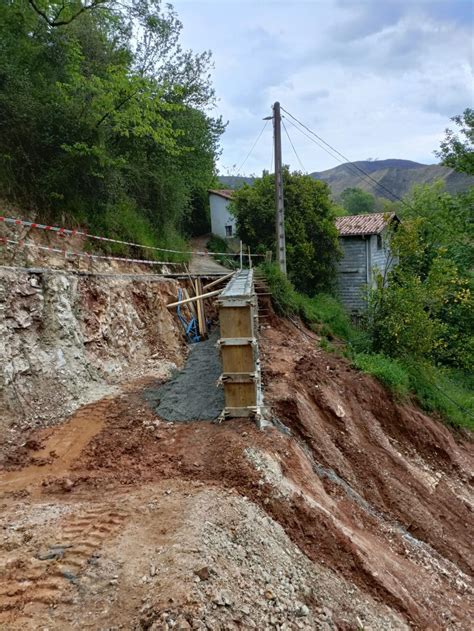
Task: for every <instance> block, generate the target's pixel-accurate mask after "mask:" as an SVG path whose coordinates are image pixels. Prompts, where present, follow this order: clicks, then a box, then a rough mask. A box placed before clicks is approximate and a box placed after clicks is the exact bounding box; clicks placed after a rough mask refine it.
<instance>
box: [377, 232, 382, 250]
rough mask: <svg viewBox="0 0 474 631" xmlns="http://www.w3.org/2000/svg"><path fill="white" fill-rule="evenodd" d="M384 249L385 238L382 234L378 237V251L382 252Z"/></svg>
mask: <svg viewBox="0 0 474 631" xmlns="http://www.w3.org/2000/svg"><path fill="white" fill-rule="evenodd" d="M382 248H383V238H382V235H381V234H378V235H377V250H381V249H382Z"/></svg>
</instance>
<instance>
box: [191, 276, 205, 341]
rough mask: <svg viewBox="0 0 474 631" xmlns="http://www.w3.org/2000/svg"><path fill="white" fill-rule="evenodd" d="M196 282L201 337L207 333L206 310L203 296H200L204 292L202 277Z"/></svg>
mask: <svg viewBox="0 0 474 631" xmlns="http://www.w3.org/2000/svg"><path fill="white" fill-rule="evenodd" d="M194 284H195V286H196V296H198V301H197V305H196V309H197V318H198V328H199V335H200V336H201V338H203V337H205V336H206V334H207V328H206V314H205V312H204V302H203V300H202V298H200V296H202V294H203V290H202V282H201V279H200V278H196V280H195V281H194Z"/></svg>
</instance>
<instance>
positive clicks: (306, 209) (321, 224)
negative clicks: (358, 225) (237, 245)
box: [231, 167, 340, 294]
mask: <svg viewBox="0 0 474 631" xmlns="http://www.w3.org/2000/svg"><path fill="white" fill-rule="evenodd" d="M274 190H275V189H274V177H273V175H270V174H269V173H266V172H264V174H263V175H262V177H260V178H256V179H255V181H254V183H253V184H252V186H249V185H244V186H243V188H241V189H239V190H237V191H235V193H234V196H233V198H232V203H231V208H232V211H233V212H234V214H235V216H236V218H237V231H238V233H239V235H240V237H241V239H242V240H243V241H244V242H245V243H247V244H248V245H249V246H250V247H251V248H252V250H254V251H258V252H262V253H263V252H265V251H266V250H272V251H275V193H274ZM283 191H284V201H285V230H286V247H287V267H288V276H289V278H290V279H291V280H292V282H293V284H294V285H295V287H296V288H297V289H299V290H301V291H304V292H306V293H308V294H314V293H316V292H317V291H322V290H327V289H329V288H331V286H332V283H333V280H334V276H335V263H336V261H337V258H338V256H339V254H340V250H339V245H338V236H337V230H336V227H335V223H334V216H335V215H334V210H333V206H332V203H331V201H330V191H329V187H328V186H327V184H325V183H324V182H320V181H318V180H314V179H313V178H312V177H311V176H309V175H302V174H301V173H298V172H294V173H290V171H289V169H288V167H285V168H284V170H283Z"/></svg>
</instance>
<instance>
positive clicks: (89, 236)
mask: <svg viewBox="0 0 474 631" xmlns="http://www.w3.org/2000/svg"><path fill="white" fill-rule="evenodd" d="M2 221H3V222H4V223H9V224H13V225H15V226H27V227H28V228H37V229H38V230H46V231H48V232H56V233H57V234H58V235H59V236H66V235H69V236H72V237H85V238H87V239H97V240H98V241H107V242H108V243H120V244H122V245H130V246H133V247H136V248H144V249H146V250H155V251H158V252H170V253H171V254H196V255H197V256H209V254H213V255H218V256H240V253H237V252H235V253H234V252H211V253H209V252H194V251H184V250H167V249H166V248H157V247H155V246H153V245H142V244H140V243H132V242H131V241H120V240H119V239H111V238H110V237H100V236H97V235H95V234H89V233H88V232H84V231H82V230H71V229H70V228H60V227H59V226H48V225H46V224H43V223H36V222H34V221H26V220H24V219H14V218H13V217H1V216H0V222H2ZM244 256H247V257H248V254H244ZM250 256H257V257H258V256H263V254H251V255H250Z"/></svg>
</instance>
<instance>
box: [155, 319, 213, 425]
mask: <svg viewBox="0 0 474 631" xmlns="http://www.w3.org/2000/svg"><path fill="white" fill-rule="evenodd" d="M218 339H219V331H218V329H215V330H214V331H213V332H212V333H211V335H210V337H209V339H207V340H205V341H204V342H199V343H198V344H193V345H192V346H191V349H190V353H189V357H188V359H187V361H186V364H185V366H184V368H183V369H182V370H180V371H179V372H176V373H175V375H174V376H173V377H172V378H171V379H170V380H169V381H167V382H166V383H165V384H163V385H162V386H160V387H158V388H153V387H151V388H148V389H147V390H146V391H145V398H146V399H147V400H148V401H149V402H150V404H151V405H152V406H153V408H154V409H155V411H156V413H157V414H158V416H160V417H161V418H163V419H165V420H166V421H210V420H213V419H215V418H217V417H218V416H219V414H220V413H221V412H222V410H223V408H224V390H223V388H222V387H217V380H218V379H219V377H220V375H221V372H222V367H221V360H220V354H219V349H218V348H217V347H216V343H217V340H218Z"/></svg>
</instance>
